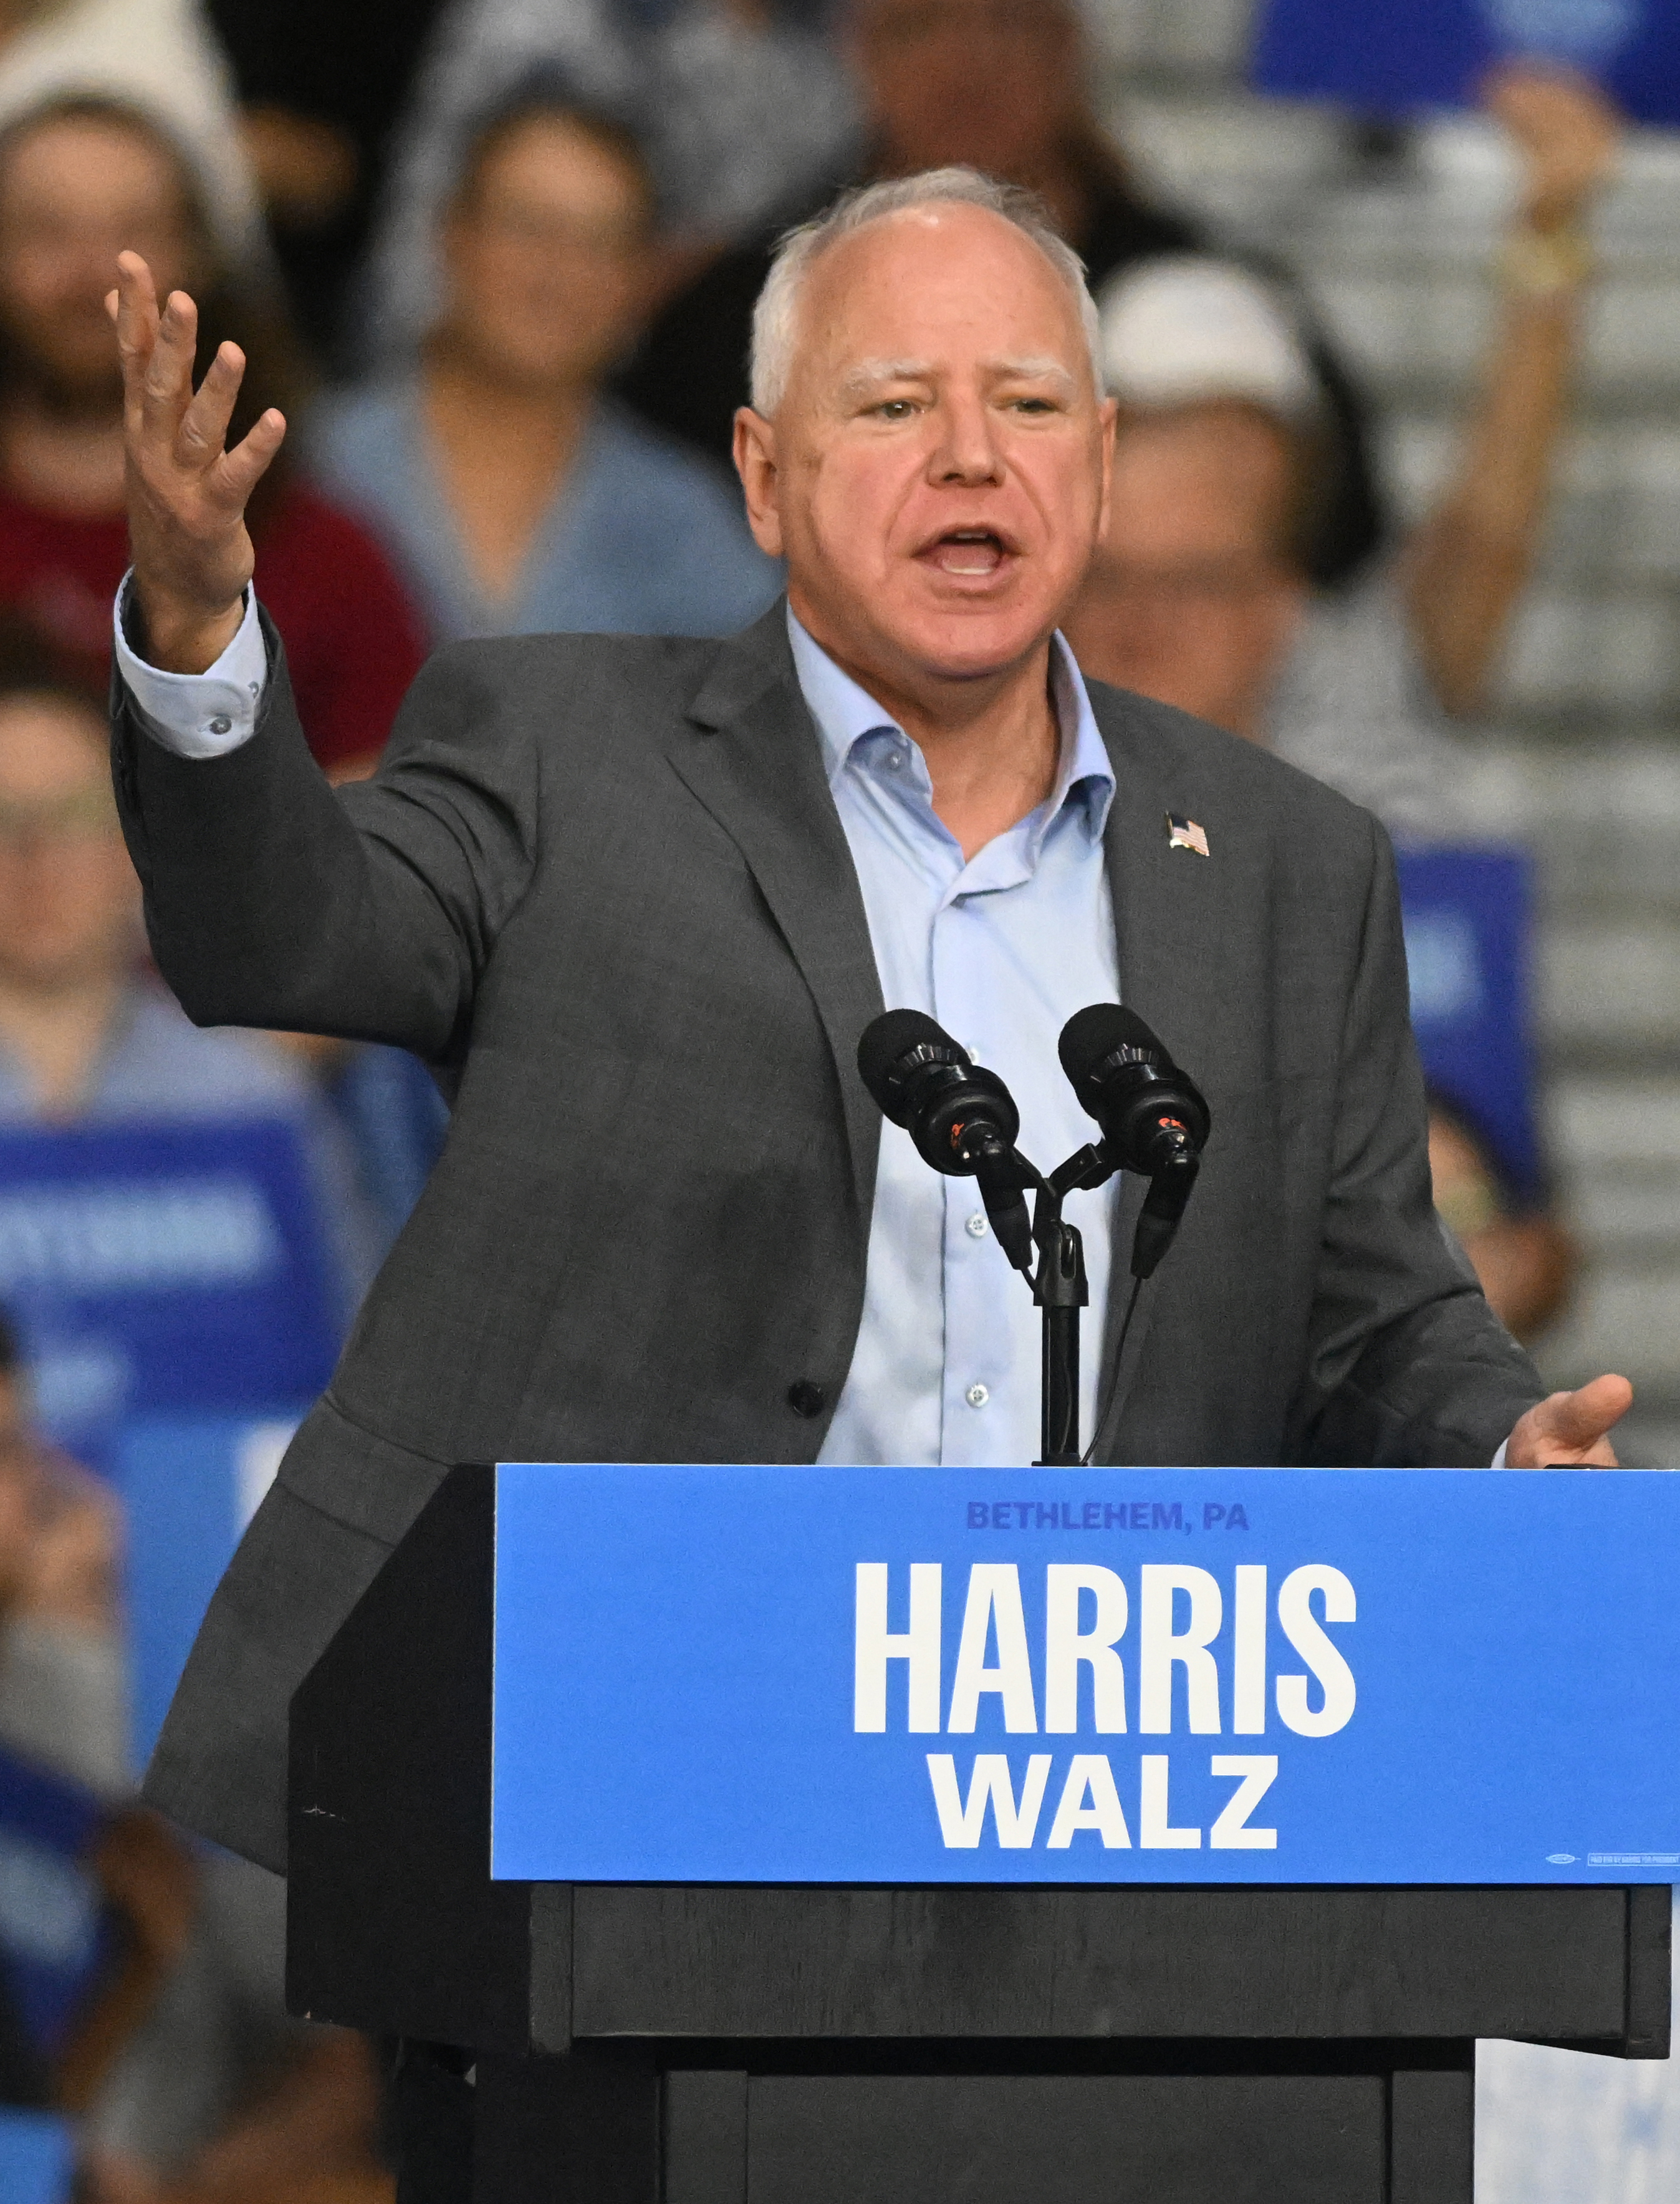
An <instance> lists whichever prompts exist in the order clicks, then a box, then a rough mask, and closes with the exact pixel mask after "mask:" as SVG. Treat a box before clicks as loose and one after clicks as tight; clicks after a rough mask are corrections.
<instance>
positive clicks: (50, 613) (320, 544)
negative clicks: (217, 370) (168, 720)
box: [0, 99, 425, 778]
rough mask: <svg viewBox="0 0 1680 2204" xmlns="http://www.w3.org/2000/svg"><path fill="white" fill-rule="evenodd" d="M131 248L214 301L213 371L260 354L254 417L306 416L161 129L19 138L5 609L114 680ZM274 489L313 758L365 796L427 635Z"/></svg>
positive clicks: (282, 606) (289, 486) (315, 505)
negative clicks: (120, 267) (115, 286)
mask: <svg viewBox="0 0 1680 2204" xmlns="http://www.w3.org/2000/svg"><path fill="white" fill-rule="evenodd" d="M131 247H132V248H134V249H138V250H140V251H143V252H146V254H147V256H148V258H152V260H153V262H154V264H155V265H158V266H160V267H161V269H162V270H163V271H164V273H163V277H162V280H163V281H164V283H165V284H166V286H167V287H177V286H178V287H182V288H193V289H194V290H195V291H196V292H197V293H198V295H200V296H204V295H205V294H206V293H207V294H208V296H209V299H210V300H211V304H210V306H209V308H208V310H207V311H205V312H204V314H203V316H202V320H201V327H202V329H203V336H204V348H205V349H204V360H205V364H207V363H208V361H209V360H210V358H211V357H212V356H213V355H214V353H215V350H216V347H217V345H218V344H220V343H222V342H223V341H227V340H229V339H231V340H232V341H234V342H235V343H237V344H238V345H239V346H240V348H241V349H242V350H243V351H244V352H245V353H246V357H247V359H248V361H249V371H248V374H247V376H246V383H247V388H248V392H249V395H248V396H246V398H244V399H243V400H242V401H241V409H240V410H241V412H242V413H246V414H248V417H249V418H250V419H252V420H254V419H255V418H257V415H258V413H260V412H262V410H263V409H264V406H270V405H278V406H282V409H283V410H285V411H287V412H291V411H292V410H293V406H294V403H295V396H296V392H295V378H294V375H293V374H292V373H291V372H290V371H289V370H290V367H291V346H290V341H289V338H288V333H287V331H286V329H284V326H283V324H282V323H281V322H280V320H279V318H278V316H277V312H276V309H275V308H274V306H273V305H272V304H271V303H270V302H269V301H268V300H266V299H264V298H263V297H262V296H261V294H260V293H258V291H257V290H255V289H254V288H253V287H252V286H251V285H249V284H248V283H245V284H242V283H241V282H240V281H239V280H238V278H237V277H236V275H235V274H234V271H233V270H229V269H226V268H224V267H223V266H221V265H220V264H218V260H217V250H216V246H215V244H214V241H213V233H212V229H211V224H210V222H209V221H208V219H207V217H206V214H205V208H204V205H203V203H202V201H201V199H200V198H199V192H198V187H197V186H196V185H195V183H194V181H193V174H192V171H191V169H189V167H188V166H187V163H186V162H185V160H184V159H183V158H182V157H181V154H180V152H179V151H177V149H176V148H175V145H174V144H173V143H172V141H171V140H170V139H169V135H168V133H166V132H165V131H164V130H163V128H162V127H160V126H159V125H157V123H155V122H153V121H151V120H150V119H149V118H147V117H146V116H143V115H141V114H140V113H139V112H138V111H136V110H129V109H128V108H124V107H121V106H118V105H116V104H113V103H111V102H109V101H104V100H93V99H64V100H55V101H53V102H51V103H50V104H46V105H44V106H42V107H40V108H39V109H37V110H34V111H33V112H32V113H31V114H29V115H27V116H24V117H22V118H21V120H20V121H17V122H15V123H14V124H13V125H12V126H11V127H9V128H8V129H7V130H6V131H4V132H3V133H0V606H8V605H9V606H13V607H16V608H18V609H19V610H20V611H21V612H24V613H27V615H28V617H29V618H30V619H32V620H33V622H34V623H35V625H37V626H38V627H39V628H40V629H42V630H43V631H45V633H46V634H47V635H48V636H50V637H51V638H52V640H53V642H54V643H55V644H56V647H57V648H58V649H59V650H60V652H61V653H62V655H63V656H64V658H65V660H66V661H67V662H68V665H69V667H71V668H72V669H73V670H78V671H82V672H92V673H94V674H96V675H97V676H98V678H101V679H103V678H104V671H105V667H106V666H107V663H108V661H109V657H110V637H111V603H112V600H113V598H114V596H115V595H116V589H117V585H118V584H119V583H120V582H121V580H122V574H123V572H124V570H125V568H126V567H127V566H128V527H127V524H126V522H125V520H124V518H123V510H122V495H123V480H122V465H123V462H122V377H121V375H120V373H119V371H118V366H117V358H116V341H115V338H114V336H113V334H112V330H111V325H110V320H109V318H108V317H107V315H106V311H105V306H104V297H105V293H106V292H107V291H108V289H109V288H110V281H111V270H112V268H113V266H114V265H115V264H116V255H117V254H118V252H122V251H123V250H125V249H128V248H131ZM199 287H202V289H200V288H199ZM264 489H266V491H267V495H266V496H265V497H264V500H263V501H262V505H261V508H260V510H253V512H252V536H253V537H254V539H255V542H256V549H257V576H256V587H257V590H258V595H259V597H260V599H261V601H262V603H263V605H264V608H265V610H266V611H267V612H268V613H270V615H271V617H272V619H274V622H275V625H276V626H277V627H278V629H279V631H280V632H281V635H282V637H283V638H284V641H285V644H286V655H287V661H288V665H289V667H290V669H291V676H292V682H293V686H294V690H295V691H296V695H297V700H298V708H299V712H300V716H301V718H302V720H303V725H304V728H305V732H306V734H307V735H308V738H309V742H310V746H311V748H312V749H313V750H314V752H315V755H316V756H317V757H318V759H319V760H320V761H321V763H322V764H323V765H324V767H326V768H327V769H328V770H329V772H331V773H334V774H335V776H336V777H339V778H351V777H353V776H354V775H355V774H356V773H359V772H365V771H366V770H368V769H370V767H371V764H372V761H373V760H374V759H375V758H376V757H377V754H378V752H379V750H380V749H381V748H382V747H383V743H384V740H385V737H386V735H387V734H388V733H389V729H390V724H391V720H392V719H393V717H394V716H395V712H396V708H397V706H398V704H399V703H400V702H401V698H402V696H403V693H404V691H405V690H407V686H408V684H409V682H410V681H411V680H412V679H413V676H414V674H415V673H416V672H417V671H418V670H419V665H420V661H421V659H422V658H423V657H424V652H425V642H424V636H423V634H422V631H421V627H420V622H419V615H418V614H417V613H415V611H414V609H413V606H412V605H411V604H410V602H409V601H408V598H407V595H405V593H404V591H403V590H402V587H401V584H400V583H399V582H398V581H397V579H396V577H395V574H394V573H393V572H392V570H391V568H390V566H389V563H388V561H387V560H386V558H385V556H384V554H383V552H382V551H381V550H380V549H379V548H378V546H377V544H376V543H375V542H373V541H372V539H371V537H370V536H368V535H367V533H366V532H365V530H364V529H363V528H362V527H361V526H360V525H359V523H358V522H356V521H355V520H353V519H352V518H351V517H350V516H349V515H348V514H347V513H345V512H341V511H340V510H339V508H338V507H336V506H335V505H333V504H332V503H330V502H329V501H328V500H327V499H326V498H325V497H324V496H323V495H321V494H320V493H319V492H318V490H316V489H312V488H311V487H310V486H309V485H308V484H307V483H305V482H304V481H303V480H302V479H301V478H300V477H299V476H298V474H297V473H296V472H295V471H292V470H290V469H287V470H286V471H283V472H282V474H281V476H280V478H279V480H278V481H276V482H272V483H271V484H267V483H265V485H264Z"/></svg>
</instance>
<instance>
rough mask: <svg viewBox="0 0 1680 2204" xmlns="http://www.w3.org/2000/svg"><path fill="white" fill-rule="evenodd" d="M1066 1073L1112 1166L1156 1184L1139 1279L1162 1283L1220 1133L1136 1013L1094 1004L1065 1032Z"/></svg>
mask: <svg viewBox="0 0 1680 2204" xmlns="http://www.w3.org/2000/svg"><path fill="white" fill-rule="evenodd" d="M1059 1053H1060V1057H1061V1063H1062V1069H1063V1070H1064V1071H1065V1072H1066V1074H1067V1076H1068V1078H1069V1080H1070V1081H1072V1087H1073V1091H1074V1093H1076V1094H1077V1096H1078V1098H1079V1101H1080V1104H1081V1105H1082V1107H1083V1109H1084V1110H1085V1111H1087V1112H1088V1113H1089V1115H1090V1116H1091V1117H1095V1119H1096V1122H1097V1123H1098V1124H1099V1125H1101V1128H1102V1147H1103V1153H1104V1155H1105V1157H1106V1158H1107V1161H1108V1162H1109V1163H1111V1164H1113V1166H1114V1168H1115V1169H1116V1170H1129V1171H1135V1172H1137V1174H1138V1175H1139V1176H1141V1177H1143V1178H1147V1179H1148V1180H1149V1193H1148V1194H1147V1195H1146V1196H1145V1198H1144V1202H1143V1212H1142V1214H1141V1215H1140V1216H1139V1218H1138V1219H1137V1237H1136V1238H1135V1239H1134V1241H1133V1242H1132V1248H1131V1275H1132V1276H1133V1277H1134V1278H1138V1279H1143V1278H1147V1277H1152V1276H1153V1275H1154V1272H1155V1266H1156V1265H1157V1264H1158V1263H1159V1262H1160V1261H1161V1257H1162V1256H1163V1255H1164V1254H1165V1253H1167V1249H1168V1248H1169V1247H1171V1246H1172V1240H1173V1235H1175V1234H1176V1233H1177V1231H1178V1225H1179V1222H1180V1220H1181V1219H1182V1218H1183V1216H1184V1206H1185V1204H1186V1203H1187V1202H1188V1201H1189V1200H1190V1190H1191V1188H1193V1187H1194V1186H1195V1184H1196V1173H1197V1172H1198V1171H1199V1170H1201V1168H1202V1148H1203V1147H1204V1146H1206V1144H1207V1140H1208V1132H1209V1130H1210V1129H1211V1126H1212V1119H1211V1117H1210V1116H1209V1113H1208V1105H1207V1103H1206V1102H1205V1101H1204V1100H1203V1099H1202V1095H1201V1093H1200V1092H1199V1091H1198V1090H1197V1088H1196V1087H1195V1086H1194V1085H1193V1084H1192V1083H1191V1081H1190V1080H1189V1079H1187V1078H1186V1077H1185V1075H1184V1073H1183V1072H1182V1071H1180V1070H1179V1069H1178V1065H1177V1064H1176V1063H1173V1061H1172V1058H1171V1056H1170V1055H1169V1054H1168V1053H1167V1049H1166V1047H1165V1046H1164V1045H1163V1044H1162V1043H1161V1041H1160V1040H1157V1039H1156V1037H1155V1034H1153V1033H1151V1032H1150V1030H1149V1027H1148V1026H1146V1025H1145V1024H1144V1022H1143V1019H1142V1018H1140V1017H1139V1016H1138V1015H1137V1011H1136V1010H1127V1009H1126V1008H1125V1006H1124V1005H1123V1004H1119V1003H1093V1004H1091V1005H1090V1007H1089V1009H1088V1010H1076V1011H1075V1013H1074V1015H1073V1016H1072V1017H1071V1018H1070V1019H1069V1020H1068V1022H1067V1023H1066V1025H1065V1026H1064V1027H1063V1028H1062V1034H1061V1040H1060V1045H1059Z"/></svg>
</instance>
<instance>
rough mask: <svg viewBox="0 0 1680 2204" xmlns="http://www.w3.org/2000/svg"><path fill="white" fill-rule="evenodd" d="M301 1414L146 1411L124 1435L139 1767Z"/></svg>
mask: <svg viewBox="0 0 1680 2204" xmlns="http://www.w3.org/2000/svg"><path fill="white" fill-rule="evenodd" d="M302 1414H303V1404H302V1403H301V1402H300V1403H299V1404H298V1405H296V1406H295V1407H292V1408H290V1409H287V1408H283V1407H275V1408H270V1409H267V1410H252V1409H246V1410H242V1411H235V1412H233V1413H227V1414H217V1413H210V1414H199V1415H163V1416H142V1417H140V1418H138V1419H135V1420H134V1422H133V1423H131V1424H130V1425H129V1426H128V1429H127V1430H126V1431H124V1432H123V1434H122V1438H121V1440H120V1442H119V1443H118V1445H117V1448H116V1455H115V1459H114V1462H113V1476H114V1481H115V1483H116V1488H117V1490H118V1492H119V1493H120V1495H121V1496H122V1505H123V1511H124V1514H126V1516H127V1518H128V1567H127V1584H128V1649H129V1660H130V1662H131V1669H130V1675H129V1699H130V1703H131V1705H132V1708H133V1710H134V1711H133V1722H134V1728H133V1751H134V1761H135V1764H136V1765H137V1766H144V1764H145V1761H146V1759H147V1758H148V1757H149V1756H150V1754H151V1748H152V1746H153V1745H155V1744H156V1743H157V1733H158V1731H159V1730H160V1729H161V1728H162V1727H163V1716H164V1715H165V1714H166V1713H167V1712H168V1711H169V1701H170V1699H171V1697H173V1696H174V1693H175V1684H176V1682H177V1680H179V1678H180V1675H181V1669H182V1668H183V1667H184V1666H185V1665H186V1661H187V1654H188V1653H189V1652H190V1651H191V1650H192V1645H193V1638H194V1636H195V1635H196V1634H197V1632H198V1627H199V1622H200V1621H201V1620H202V1619H203V1616H204V1611H205V1608H206V1607H208V1606H209V1604H210V1597H211V1593H212V1592H213V1591H215V1590H216V1586H217V1579H219V1578H220V1576H221V1574H222V1572H223V1569H225V1568H226V1567H227V1566H228V1562H229V1558H230V1557H231V1555H232V1554H233V1550H234V1546H235V1545H236V1544H237V1543H238V1542H239V1538H240V1533H241V1532H243V1530H244V1529H245V1526H246V1524H247V1523H248V1522H249V1521H250V1520H251V1518H252V1515H253V1514H255V1513H256V1511H257V1508H258V1505H259V1503H260V1502H261V1501H262V1498H263V1496H264V1493H265V1492H266V1491H267V1490H268V1488H269V1485H270V1483H271V1482H272V1481H273V1478H274V1472H275V1470H276V1466H278V1463H279V1460H280V1457H281V1455H282V1453H284V1451H285V1449H286V1443H287V1441H288V1439H289V1438H290V1437H291V1436H292V1433H293V1431H294V1430H295V1428H296V1426H297V1425H298V1423H299V1422H300V1419H301V1417H302Z"/></svg>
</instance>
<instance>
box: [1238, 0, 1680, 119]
mask: <svg viewBox="0 0 1680 2204" xmlns="http://www.w3.org/2000/svg"><path fill="white" fill-rule="evenodd" d="M1513 56H1521V57H1523V58H1529V59H1537V60H1541V61H1554V62H1563V63H1564V64H1565V65H1567V66H1568V67H1570V68H1579V69H1582V70H1585V71H1586V72H1587V74H1589V75H1592V76H1595V77H1597V78H1598V79H1599V80H1600V82H1601V83H1602V84H1603V85H1604V86H1606V89H1607V90H1608V91H1609V92H1612V95H1613V96H1614V97H1615V98H1616V100H1617V101H1618V104H1619V105H1620V106H1621V107H1622V108H1623V110H1624V111H1625V112H1626V113H1627V114H1629V115H1630V116H1633V117H1634V118H1635V120H1636V121H1643V122H1655V123H1667V124H1672V123H1675V122H1680V11H1677V10H1676V9H1675V8H1674V7H1673V6H1672V4H1671V0H1384V4H1383V5H1382V6H1381V7H1380V8H1368V9H1361V10H1359V11H1358V14H1357V18H1356V23H1355V19H1354V18H1353V17H1352V16H1351V15H1350V12H1349V9H1348V7H1347V4H1346V0H1269V4H1268V5H1267V6H1266V7H1265V9H1263V11H1262V14H1261V19H1260V24H1259V28H1258V33H1257V36H1256V47H1255V80H1256V83H1257V84H1258V85H1259V86H1260V88H1261V90H1262V91H1264V92H1277V93H1280V94H1282V95H1284V96H1285V97H1287V98H1307V99H1313V98H1335V99H1341V100H1345V101H1346V102H1348V103H1349V104H1351V105H1354V106H1357V107H1360V108H1362V109H1364V110H1367V111H1369V112H1374V113H1380V114H1401V115H1404V114H1406V113H1408V112H1410V111H1412V110H1416V109H1419V108H1425V107H1450V106H1462V105H1466V104H1469V103H1470V102H1472V101H1474V99H1475V97H1476V92H1477V88H1478V86H1480V85H1481V81H1482V80H1483V78H1484V77H1485V76H1486V75H1487V72H1488V70H1489V69H1490V68H1492V67H1493V64H1494V63H1495V62H1498V61H1499V60H1502V59H1505V58H1507V57H1513Z"/></svg>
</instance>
